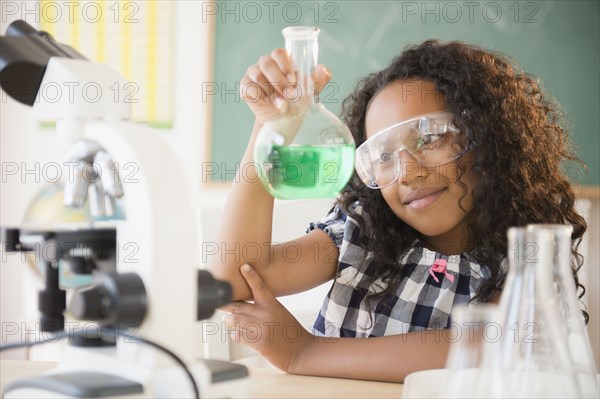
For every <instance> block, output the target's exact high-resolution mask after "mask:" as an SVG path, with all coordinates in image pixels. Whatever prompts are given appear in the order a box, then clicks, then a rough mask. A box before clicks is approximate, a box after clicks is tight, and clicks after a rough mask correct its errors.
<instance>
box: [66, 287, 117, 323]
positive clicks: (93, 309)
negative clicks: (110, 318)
mask: <svg viewBox="0 0 600 399" xmlns="http://www.w3.org/2000/svg"><path fill="white" fill-rule="evenodd" d="M103 291H104V290H103V289H101V288H99V287H89V288H85V289H82V290H78V291H77V292H75V293H74V294H73V298H72V299H71V303H70V305H69V311H70V312H71V314H72V315H73V316H74V317H75V318H77V319H79V320H102V319H103V318H104V317H105V316H106V314H107V313H108V309H107V308H106V305H107V304H108V298H107V293H106V292H103Z"/></svg>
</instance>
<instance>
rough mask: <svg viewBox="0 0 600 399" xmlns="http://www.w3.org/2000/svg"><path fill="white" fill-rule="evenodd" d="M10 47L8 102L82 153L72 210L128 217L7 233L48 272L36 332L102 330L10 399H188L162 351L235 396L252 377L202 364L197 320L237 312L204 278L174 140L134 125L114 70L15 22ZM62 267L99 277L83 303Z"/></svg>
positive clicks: (226, 293) (4, 62)
mask: <svg viewBox="0 0 600 399" xmlns="http://www.w3.org/2000/svg"><path fill="white" fill-rule="evenodd" d="M0 41H1V46H0V83H1V84H2V88H3V89H4V91H5V92H6V93H7V94H8V95H9V96H11V97H12V98H13V99H15V100H17V101H19V102H21V103H23V104H26V105H29V106H32V112H33V116H34V118H35V119H36V120H42V121H55V122H56V130H57V134H58V136H59V138H60V139H61V140H70V141H71V142H72V143H73V145H72V146H71V147H70V150H69V151H68V154H67V158H68V162H65V163H67V164H68V165H70V170H69V173H68V174H65V175H67V176H68V180H67V181H66V182H65V184H64V205H65V206H66V207H74V208H77V207H81V206H83V204H84V203H86V201H87V203H88V204H89V209H90V213H91V214H92V216H95V217H100V218H105V219H106V218H109V217H110V216H111V215H112V214H114V212H115V209H116V207H117V203H121V204H122V206H123V208H124V209H123V213H124V214H125V217H124V219H123V220H109V221H104V222H96V223H89V224H87V225H83V226H82V225H80V224H77V225H74V226H68V225H67V226H59V227H54V228H52V227H44V228H36V227H34V226H21V227H18V228H3V229H2V230H3V235H4V237H3V244H4V248H5V251H7V252H34V253H35V254H36V258H38V259H39V262H41V264H42V265H43V268H44V276H45V277H44V279H45V288H44V290H42V291H41V292H40V293H39V296H38V303H39V310H40V314H41V319H40V329H41V330H42V331H45V332H49V333H52V334H55V335H60V334H61V333H63V332H64V328H65V312H66V314H67V315H68V316H69V317H73V318H74V319H76V320H84V321H88V322H89V323H94V324H93V325H97V326H99V328H100V329H101V331H104V333H102V334H101V336H97V337H86V336H84V335H81V334H78V335H75V336H73V337H69V338H70V339H69V345H67V347H66V349H65V351H64V354H63V355H62V358H61V360H60V362H59V365H58V367H57V369H56V370H53V371H52V372H50V373H48V374H47V375H43V376H39V377H35V378H29V379H22V380H19V381H16V382H14V383H12V384H10V385H9V386H8V387H6V388H5V391H4V392H3V397H6V398H9V397H107V396H119V397H133V396H135V397H191V395H192V392H193V390H192V389H191V387H190V381H189V379H187V377H186V374H185V373H183V372H182V371H181V368H178V367H177V366H176V365H175V364H174V362H173V360H172V359H169V358H168V357H166V356H165V355H164V354H163V353H161V352H159V351H157V350H156V347H157V346H161V347H163V348H168V349H169V351H171V352H172V353H174V354H176V355H177V356H178V357H179V359H181V360H182V361H183V363H185V364H188V365H190V366H192V365H193V366H192V367H191V369H192V372H191V374H193V375H194V378H195V380H197V381H198V382H199V385H200V391H201V393H202V395H203V396H205V395H209V396H210V395H212V394H214V392H220V393H218V395H227V390H226V389H225V390H224V391H223V390H221V391H219V389H218V388H219V387H216V388H215V386H216V385H219V384H217V383H218V382H219V381H229V382H228V383H227V384H222V385H223V386H225V385H227V386H231V384H236V383H237V384H239V383H242V384H243V377H245V376H246V375H247V370H246V369H245V368H244V367H243V366H239V365H233V364H231V363H227V362H219V361H216V360H207V361H204V362H199V361H197V360H196V359H194V352H195V350H194V348H195V347H196V346H197V345H199V344H201V341H202V339H201V337H198V336H197V335H196V334H195V328H196V325H197V323H198V321H199V320H203V319H206V318H208V317H210V316H211V315H212V314H213V312H214V310H215V309H216V308H217V307H218V306H221V305H223V304H226V303H228V302H230V301H231V298H232V292H231V287H230V286H229V284H228V283H226V282H223V281H218V280H215V279H214V278H213V277H212V276H211V275H210V273H209V272H207V271H205V270H200V269H198V268H197V267H196V266H197V263H198V256H197V252H196V248H198V245H199V243H200V237H199V231H198V229H199V226H198V224H199V223H198V218H197V217H196V216H195V215H196V212H197V210H196V209H195V206H194V205H193V203H192V199H193V196H192V194H191V190H190V188H189V182H188V181H187V180H186V178H185V173H184V170H183V168H182V165H181V163H180V161H179V160H178V157H177V155H176V154H175V153H174V151H172V150H171V148H170V146H169V145H168V143H166V142H165V140H164V138H163V137H162V135H163V134H164V133H161V132H159V131H155V130H154V129H152V128H150V127H149V126H146V125H143V124H141V123H133V122H131V121H129V119H130V114H131V111H130V104H128V103H126V102H124V101H122V99H124V98H126V96H125V94H126V93H124V92H123V91H124V88H125V87H126V82H125V81H124V79H123V78H122V77H121V76H120V74H119V73H118V72H117V71H115V70H114V69H112V68H110V67H108V66H106V65H102V64H98V63H94V62H91V61H89V60H87V59H86V58H85V57H84V56H83V55H81V54H80V53H78V52H77V51H76V50H74V49H73V48H71V47H69V46H67V45H64V44H60V43H58V42H56V41H55V40H54V39H53V38H52V37H51V36H50V35H49V34H47V33H45V32H41V31H37V30H36V29H34V28H33V27H31V26H30V25H28V24H27V23H26V22H24V21H15V22H13V23H12V24H11V25H10V26H9V27H8V29H7V31H6V35H5V36H2V37H0ZM56 85H58V86H59V87H63V88H75V89H76V90H70V91H69V92H68V93H67V92H64V93H63V95H62V96H60V97H58V98H56V97H53V98H49V96H47V95H44V89H45V88H48V87H51V86H56ZM86 85H87V86H89V87H92V86H93V87H94V88H96V91H97V92H98V93H102V94H101V95H100V96H96V97H95V98H94V99H93V101H92V100H91V99H90V97H89V95H86V91H85V90H78V89H79V88H82V87H86ZM118 99H121V101H117V100H118ZM126 164H128V165H135V171H136V173H135V176H133V179H123V178H122V176H124V175H125V174H126V173H127V171H124V170H123V166H124V165H126ZM127 245H133V246H134V248H135V249H136V251H135V256H133V257H132V256H124V255H123V254H122V253H120V251H119V249H122V248H124V247H125V246H127ZM60 262H62V263H63V264H66V265H68V267H69V268H71V269H72V271H74V272H75V273H81V274H92V275H93V283H92V284H91V285H90V286H87V287H83V288H79V289H77V290H76V291H75V292H73V293H72V296H71V299H70V301H69V303H68V304H67V300H66V298H67V296H66V292H65V290H63V289H61V287H60V284H59V274H58V263H60ZM107 335H110V336H111V338H112V339H107V338H106V336H107ZM137 337H140V339H136V338H137ZM140 340H141V341H143V342H151V343H153V344H155V345H154V347H152V346H149V345H143V344H141V343H140V342H139V341H140ZM231 381H233V382H231ZM212 388H215V389H216V390H213V391H211V389H212ZM211 392H213V393H211ZM195 395H197V392H196V393H195Z"/></svg>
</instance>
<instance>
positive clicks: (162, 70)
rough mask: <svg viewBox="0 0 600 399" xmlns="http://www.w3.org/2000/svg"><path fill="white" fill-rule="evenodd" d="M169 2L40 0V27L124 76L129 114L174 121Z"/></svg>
mask: <svg viewBox="0 0 600 399" xmlns="http://www.w3.org/2000/svg"><path fill="white" fill-rule="evenodd" d="M173 7H174V5H173V2H172V1H169V0H162V1H152V0H151V1H143V0H141V1H140V0H138V1H122V0H93V1H92V0H83V1H81V0H80V1H65V2H62V1H51V0H41V1H40V2H39V6H38V7H37V8H38V11H39V21H40V29H41V30H44V31H46V32H48V33H50V34H51V35H52V36H54V38H55V39H56V40H57V41H58V42H61V43H65V44H68V45H70V46H71V47H73V48H74V49H76V50H77V51H79V52H80V53H81V54H83V55H84V56H85V57H87V58H88V59H90V60H92V61H95V62H100V63H106V64H108V65H110V66H112V67H113V68H115V69H116V70H118V71H119V72H120V73H121V75H123V76H124V77H125V79H126V80H127V81H128V83H127V86H126V87H125V88H124V92H125V93H126V94H125V95H126V96H127V97H128V98H127V99H125V100H126V101H127V102H129V103H131V105H132V118H133V120H135V121H138V122H146V123H149V124H151V125H153V126H156V127H162V128H170V127H171V126H172V124H173V65H172V63H173V46H174V40H173V39H174V38H173Z"/></svg>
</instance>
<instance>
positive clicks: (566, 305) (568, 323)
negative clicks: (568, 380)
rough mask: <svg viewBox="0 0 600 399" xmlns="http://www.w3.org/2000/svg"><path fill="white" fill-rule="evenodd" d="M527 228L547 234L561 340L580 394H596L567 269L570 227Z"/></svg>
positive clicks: (581, 320)
mask: <svg viewBox="0 0 600 399" xmlns="http://www.w3.org/2000/svg"><path fill="white" fill-rule="evenodd" d="M527 229H528V230H529V231H537V230H543V231H546V232H548V233H549V234H550V235H551V242H550V245H551V248H552V250H551V251H552V259H551V264H552V266H553V273H552V276H553V286H554V291H553V293H554V300H553V303H554V304H556V308H557V309H558V310H559V312H560V317H561V323H560V326H561V327H562V328H563V329H564V333H565V335H566V337H567V340H566V341H565V343H566V345H567V348H568V352H569V355H570V358H571V364H572V367H573V371H574V373H575V375H576V377H577V380H578V383H579V388H580V390H581V394H582V396H583V397H586V398H598V397H599V396H600V392H599V387H598V378H597V374H596V373H597V371H596V370H597V369H596V364H595V362H594V358H593V352H592V346H591V344H590V338H589V336H588V332H587V328H586V326H585V323H584V318H583V314H582V312H581V309H580V307H579V305H578V299H577V288H576V287H575V280H574V279H573V272H572V268H571V246H572V241H571V234H572V232H573V227H572V226H571V225H563V224H531V225H528V226H527Z"/></svg>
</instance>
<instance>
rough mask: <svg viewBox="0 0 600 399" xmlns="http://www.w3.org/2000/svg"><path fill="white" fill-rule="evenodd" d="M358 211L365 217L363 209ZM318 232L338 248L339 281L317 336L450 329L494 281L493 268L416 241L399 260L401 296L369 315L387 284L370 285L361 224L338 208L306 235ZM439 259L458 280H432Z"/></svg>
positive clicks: (439, 275) (315, 330)
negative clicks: (369, 299)
mask: <svg viewBox="0 0 600 399" xmlns="http://www.w3.org/2000/svg"><path fill="white" fill-rule="evenodd" d="M355 206H356V210H357V212H359V214H363V215H364V213H363V211H362V207H361V206H360V205H359V204H355ZM365 216H366V219H367V223H368V222H369V218H368V215H365ZM314 229H321V230H323V231H325V232H326V233H327V234H328V235H329V236H330V237H331V239H332V240H333V242H334V243H335V245H336V246H337V247H338V249H339V258H338V274H337V278H336V279H335V280H334V282H333V285H332V287H331V289H330V290H329V293H328V294H327V297H326V298H325V300H324V302H323V306H322V308H321V311H320V312H319V316H318V317H317V320H316V322H315V324H314V326H313V333H314V334H316V335H322V336H327V337H357V338H365V337H378V336H384V335H395V334H402V333H407V332H411V331H420V330H425V329H441V328H447V327H449V325H450V313H451V311H452V308H453V307H454V306H456V305H458V304H465V303H469V302H471V303H473V302H474V301H473V302H472V301H471V300H472V299H473V297H474V296H475V293H476V291H477V289H478V287H479V286H480V285H481V283H482V282H483V281H484V280H485V279H486V278H489V276H490V273H489V269H488V268H487V267H485V266H484V267H482V266H480V265H479V264H478V263H477V262H476V261H475V259H473V258H472V257H471V256H469V254H467V253H464V254H460V255H450V256H446V255H442V254H439V253H436V252H433V251H430V250H429V249H427V248H425V247H424V246H423V245H422V244H421V243H420V242H419V241H416V242H415V244H414V245H413V247H412V248H411V249H409V250H408V251H407V252H406V253H405V254H404V255H403V256H402V257H401V259H400V262H401V263H402V265H403V271H402V281H401V282H400V285H399V286H398V289H397V291H396V292H395V293H393V294H390V295H388V296H386V297H385V298H383V299H382V300H381V301H378V302H377V304H376V305H375V309H374V312H370V311H369V308H368V306H367V303H366V302H365V298H366V296H367V294H368V293H371V292H380V291H381V290H383V289H384V288H385V283H384V282H383V281H382V280H381V279H377V280H375V281H374V282H373V283H372V284H369V282H368V280H369V279H370V277H371V276H372V274H373V270H372V269H373V264H372V259H373V255H372V253H368V255H367V258H366V261H365V262H363V264H362V265H360V263H361V262H360V261H361V260H362V257H363V254H364V253H365V249H364V248H363V247H361V245H360V243H359V240H358V238H359V231H360V230H359V227H358V223H357V222H356V220H354V219H353V218H351V217H350V216H347V215H346V214H344V213H343V212H342V210H341V207H340V206H339V205H336V206H335V207H334V208H332V209H331V211H330V212H329V213H328V214H327V216H326V217H325V218H323V219H322V220H320V221H318V222H313V223H310V225H309V227H308V229H307V232H309V231H311V230H314ZM436 259H446V261H447V265H446V272H447V273H449V274H451V275H453V276H454V281H453V282H451V281H450V279H449V278H447V277H445V275H444V274H443V273H436V274H435V275H436V276H437V279H438V281H439V282H436V281H435V279H434V278H433V277H432V276H431V274H430V273H429V268H430V267H431V266H432V264H433V262H434V261H435V260H436ZM369 313H371V316H372V320H371V319H370V318H369Z"/></svg>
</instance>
